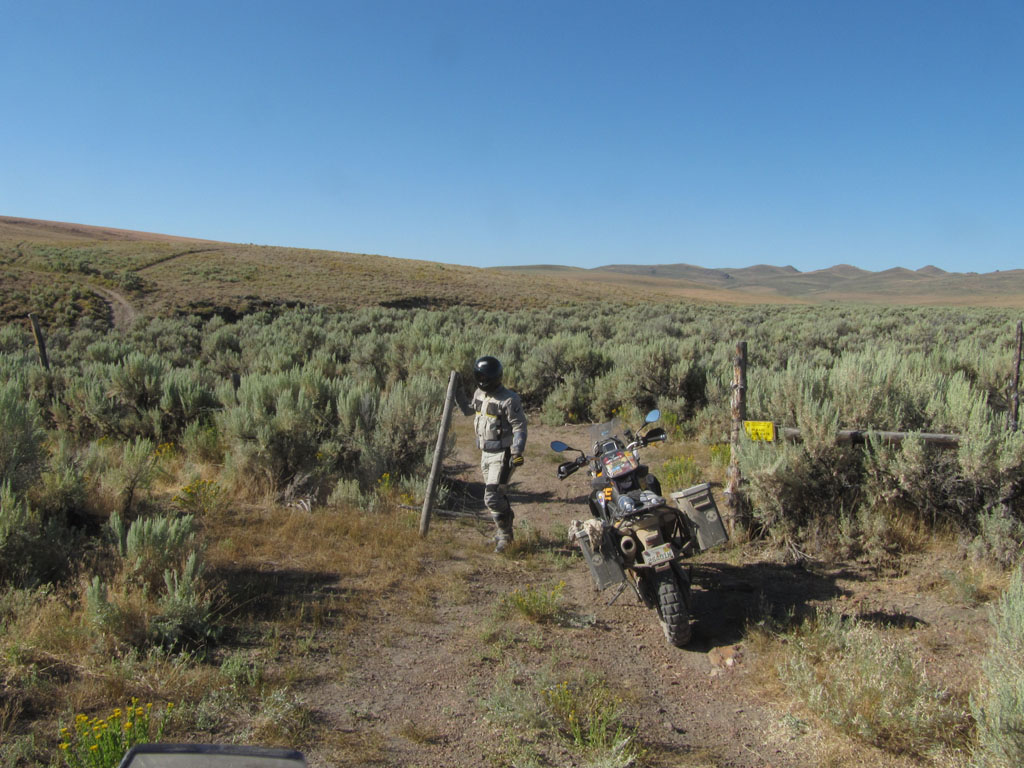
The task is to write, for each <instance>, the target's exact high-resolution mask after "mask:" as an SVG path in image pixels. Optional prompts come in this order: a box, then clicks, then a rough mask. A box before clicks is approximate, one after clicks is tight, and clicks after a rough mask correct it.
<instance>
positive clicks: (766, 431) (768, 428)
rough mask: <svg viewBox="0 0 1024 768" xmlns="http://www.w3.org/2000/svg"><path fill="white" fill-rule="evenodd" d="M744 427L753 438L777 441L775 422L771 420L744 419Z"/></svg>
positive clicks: (771, 441) (748, 435) (769, 441)
mask: <svg viewBox="0 0 1024 768" xmlns="http://www.w3.org/2000/svg"><path fill="white" fill-rule="evenodd" d="M743 429H745V430H746V432H747V437H749V438H750V439H751V440H760V441H763V442H768V443H774V442H775V423H774V422H771V421H744V422H743Z"/></svg>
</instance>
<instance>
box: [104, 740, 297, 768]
mask: <svg viewBox="0 0 1024 768" xmlns="http://www.w3.org/2000/svg"><path fill="white" fill-rule="evenodd" d="M119 768H306V758H305V757H303V755H302V753H301V752H296V751H295V750H293V749H268V748H265V747H246V746H238V745H236V744H136V745H135V746H134V747H132V748H131V749H130V750H128V754H126V755H125V756H124V759H122V760H121V764H120V766H119Z"/></svg>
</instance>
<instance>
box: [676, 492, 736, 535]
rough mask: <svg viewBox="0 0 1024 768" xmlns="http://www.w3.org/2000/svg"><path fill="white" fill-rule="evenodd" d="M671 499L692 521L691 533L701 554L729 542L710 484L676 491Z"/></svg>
mask: <svg viewBox="0 0 1024 768" xmlns="http://www.w3.org/2000/svg"><path fill="white" fill-rule="evenodd" d="M671 497H672V501H674V502H675V503H676V506H677V507H679V509H680V510H682V512H683V514H684V515H686V519H687V520H689V521H690V532H691V533H692V534H693V536H694V538H695V539H696V541H697V548H698V549H699V550H700V551H701V552H704V551H706V550H709V549H711V548H712V547H714V546H717V545H719V544H723V543H725V542H726V541H728V540H729V534H728V533H726V530H725V524H724V523H723V522H722V515H721V514H719V512H718V506H717V505H716V504H715V497H714V496H713V495H712V494H711V485H710V484H709V483H701V484H700V485H695V486H693V487H692V488H687V489H686V490H685V491H676V492H675V493H673V494H671Z"/></svg>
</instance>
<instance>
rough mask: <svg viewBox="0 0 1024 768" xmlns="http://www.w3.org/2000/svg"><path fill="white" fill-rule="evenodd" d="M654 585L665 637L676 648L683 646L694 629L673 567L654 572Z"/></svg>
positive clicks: (659, 617) (688, 640)
mask: <svg viewBox="0 0 1024 768" xmlns="http://www.w3.org/2000/svg"><path fill="white" fill-rule="evenodd" d="M654 586H655V587H656V588H657V592H658V619H659V620H660V621H661V629H662V631H663V632H664V633H665V639H666V640H668V641H669V642H670V643H672V645H674V646H675V647H676V648H682V647H683V646H685V645H686V644H687V643H688V642H690V636H691V634H692V630H691V627H690V612H689V611H687V610H686V603H685V602H684V600H683V590H682V588H681V587H680V585H679V579H678V577H677V576H676V574H675V573H674V572H673V571H672V569H668V570H664V571H659V572H656V573H655V574H654Z"/></svg>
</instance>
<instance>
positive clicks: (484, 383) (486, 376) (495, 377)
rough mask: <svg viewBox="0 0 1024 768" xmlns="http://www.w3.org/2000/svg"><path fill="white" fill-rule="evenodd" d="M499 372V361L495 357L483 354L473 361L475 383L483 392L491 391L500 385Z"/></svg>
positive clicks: (500, 371) (500, 370) (500, 369)
mask: <svg viewBox="0 0 1024 768" xmlns="http://www.w3.org/2000/svg"><path fill="white" fill-rule="evenodd" d="M501 373H502V368H501V362H500V361H499V360H498V358H496V357H491V356H490V355H485V356H484V357H481V358H478V359H477V361H476V362H475V363H473V377H474V378H475V379H476V385H477V386H478V387H480V389H482V390H483V391H484V392H493V391H494V390H496V389H497V388H498V387H500V386H501Z"/></svg>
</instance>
